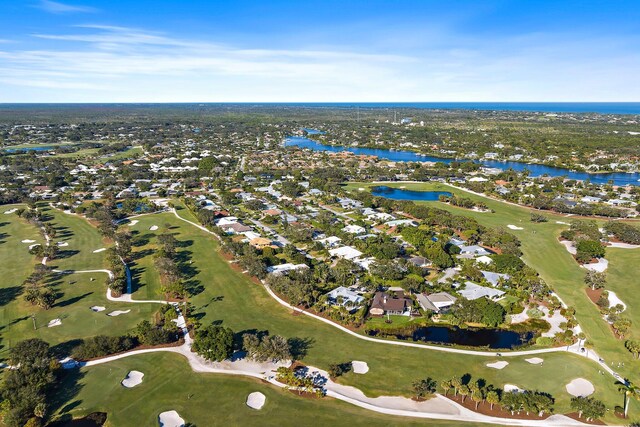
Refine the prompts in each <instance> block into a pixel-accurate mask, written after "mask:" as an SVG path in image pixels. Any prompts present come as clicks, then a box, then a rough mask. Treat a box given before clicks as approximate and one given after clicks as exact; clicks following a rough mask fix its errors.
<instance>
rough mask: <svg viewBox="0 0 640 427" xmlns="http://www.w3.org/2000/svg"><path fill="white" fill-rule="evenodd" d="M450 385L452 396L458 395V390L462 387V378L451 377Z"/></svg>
mask: <svg viewBox="0 0 640 427" xmlns="http://www.w3.org/2000/svg"><path fill="white" fill-rule="evenodd" d="M451 386H452V387H453V391H454V396H457V395H458V390H459V389H460V387H462V378H460V377H453V378H451Z"/></svg>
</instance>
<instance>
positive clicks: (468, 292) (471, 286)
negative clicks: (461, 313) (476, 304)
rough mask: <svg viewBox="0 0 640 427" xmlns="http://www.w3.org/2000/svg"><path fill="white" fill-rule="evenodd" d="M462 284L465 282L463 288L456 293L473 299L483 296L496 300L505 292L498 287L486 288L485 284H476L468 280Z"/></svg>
mask: <svg viewBox="0 0 640 427" xmlns="http://www.w3.org/2000/svg"><path fill="white" fill-rule="evenodd" d="M464 284H465V288H464V289H462V290H459V291H458V293H459V294H460V295H462V296H463V297H464V298H466V299H468V300H475V299H478V298H482V297H485V298H488V299H490V300H493V301H497V300H499V299H501V298H502V296H503V295H504V294H505V293H504V292H502V291H500V290H498V289H494V288H487V287H486V286H480V285H476V284H475V283H473V282H469V281H467V282H465V283H464Z"/></svg>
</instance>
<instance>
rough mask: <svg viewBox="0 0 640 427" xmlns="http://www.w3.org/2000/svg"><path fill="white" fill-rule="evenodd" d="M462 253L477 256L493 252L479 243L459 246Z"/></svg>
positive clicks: (467, 255)
mask: <svg viewBox="0 0 640 427" xmlns="http://www.w3.org/2000/svg"><path fill="white" fill-rule="evenodd" d="M459 248H460V255H461V256H466V257H477V256H483V255H491V252H489V251H488V250H486V249H485V248H483V247H482V246H479V245H470V246H464V245H463V246H459Z"/></svg>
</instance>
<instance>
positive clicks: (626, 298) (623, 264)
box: [605, 248, 640, 363]
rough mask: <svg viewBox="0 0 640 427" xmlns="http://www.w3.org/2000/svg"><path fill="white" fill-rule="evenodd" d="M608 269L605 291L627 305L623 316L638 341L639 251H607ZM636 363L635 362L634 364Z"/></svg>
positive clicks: (611, 249) (639, 304) (639, 316)
mask: <svg viewBox="0 0 640 427" xmlns="http://www.w3.org/2000/svg"><path fill="white" fill-rule="evenodd" d="M607 258H609V260H610V261H609V268H608V269H607V284H606V286H605V289H609V290H612V291H614V292H615V293H616V295H618V297H619V298H620V299H621V300H622V301H623V302H624V303H625V304H626V305H627V309H626V310H625V311H624V313H623V315H624V316H627V317H629V318H630V319H631V320H632V322H633V325H632V328H631V332H632V337H631V338H633V339H636V340H638V339H640V310H638V307H640V292H639V291H640V284H639V283H638V278H639V277H640V249H622V248H609V249H607ZM636 363H637V362H636Z"/></svg>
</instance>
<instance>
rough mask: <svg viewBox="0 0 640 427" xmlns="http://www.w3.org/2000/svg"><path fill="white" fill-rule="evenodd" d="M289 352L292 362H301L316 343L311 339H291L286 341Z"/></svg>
mask: <svg viewBox="0 0 640 427" xmlns="http://www.w3.org/2000/svg"><path fill="white" fill-rule="evenodd" d="M287 342H288V343H289V348H290V351H291V356H292V358H293V359H294V360H302V359H304V357H305V356H306V355H307V353H308V352H309V349H310V348H311V347H312V346H313V344H314V343H315V342H316V340H315V339H313V338H309V337H307V338H299V337H293V338H289V339H288V340H287Z"/></svg>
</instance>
